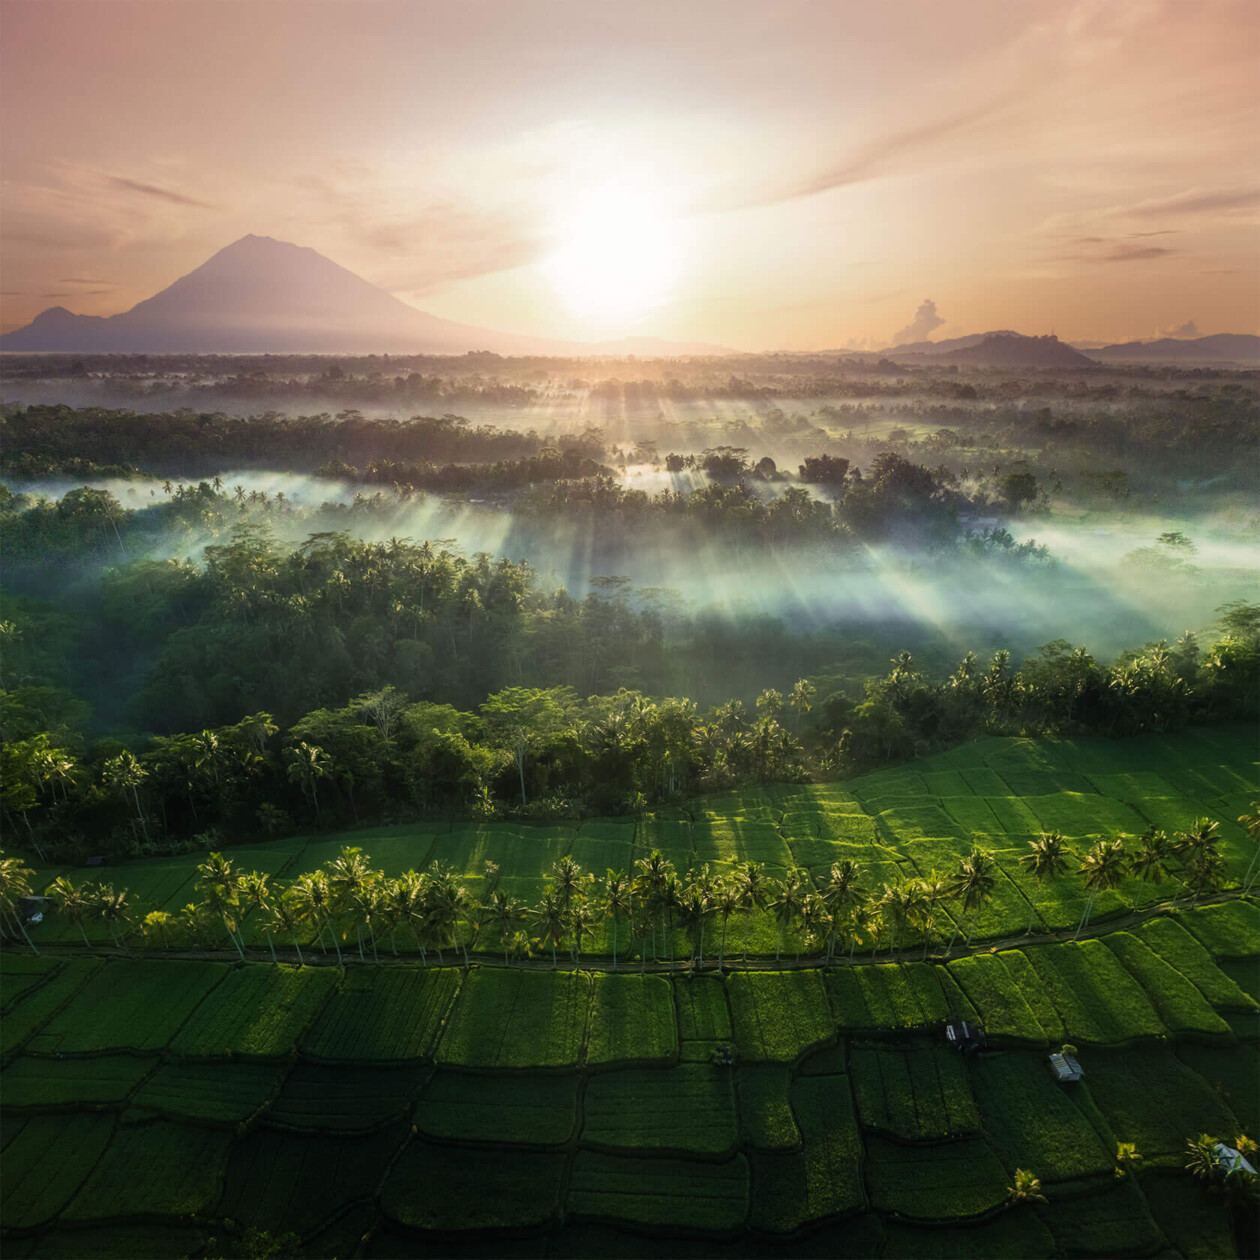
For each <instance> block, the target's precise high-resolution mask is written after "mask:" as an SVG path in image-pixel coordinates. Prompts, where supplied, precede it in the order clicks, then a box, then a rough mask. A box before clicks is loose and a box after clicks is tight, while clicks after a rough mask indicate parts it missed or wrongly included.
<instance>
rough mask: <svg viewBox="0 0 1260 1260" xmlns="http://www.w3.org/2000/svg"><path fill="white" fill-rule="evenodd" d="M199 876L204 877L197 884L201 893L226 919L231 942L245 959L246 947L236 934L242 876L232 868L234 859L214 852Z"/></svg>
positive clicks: (213, 908) (202, 864) (207, 859)
mask: <svg viewBox="0 0 1260 1260" xmlns="http://www.w3.org/2000/svg"><path fill="white" fill-rule="evenodd" d="M197 874H198V875H200V876H201V878H200V879H199V880H198V881H197V891H198V892H200V893H201V894H202V896H203V897H204V898H205V901H206V904H207V905H208V906H209V907H210V909H211V910H213V911H214V913H215V914H217V915H218V916H219V918H221V919H222V920H223V926H224V927H225V928H226V929H227V934H228V939H229V940H230V941H231V942H232V944H233V945H234V946H235V947H236V952H237V953H238V954H239V955H240V956H241V958H242V959H244V957H245V947H244V945H243V943H242V942H241V941H240V940H238V939H237V935H236V922H237V915H236V911H237V907H238V905H239V893H240V886H241V877H240V876H239V875H238V874H237V873H236V872H235V871H234V870H233V869H232V860H231V858H225V857H224V856H223V854H222V853H211V854H210V856H209V857H207V858H206V860H205V861H204V862H202V863H201V864H200V865H199V866H198V867H197Z"/></svg>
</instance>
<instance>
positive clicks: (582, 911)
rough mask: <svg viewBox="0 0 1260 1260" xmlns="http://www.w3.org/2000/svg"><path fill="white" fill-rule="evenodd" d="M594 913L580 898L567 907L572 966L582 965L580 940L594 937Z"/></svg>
mask: <svg viewBox="0 0 1260 1260" xmlns="http://www.w3.org/2000/svg"><path fill="white" fill-rule="evenodd" d="M596 921H597V920H596V916H595V912H594V911H593V910H592V909H591V907H590V906H588V905H587V904H586V902H585V901H584V900H582V899H581V898H578V899H575V900H574V901H573V902H572V903H571V904H570V906H569V947H570V949H571V950H572V951H573V966H574V968H575V969H576V968H577V967H579V966H580V965H581V963H582V938H583V937H584V936H594V935H595V923H596Z"/></svg>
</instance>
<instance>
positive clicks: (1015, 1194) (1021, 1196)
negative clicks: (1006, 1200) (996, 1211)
mask: <svg viewBox="0 0 1260 1260" xmlns="http://www.w3.org/2000/svg"><path fill="white" fill-rule="evenodd" d="M1006 1193H1007V1194H1008V1195H1009V1196H1010V1203H1011V1206H1012V1207H1013V1206H1014V1205H1015V1204H1017V1203H1045V1202H1046V1201H1047V1200H1046V1196H1045V1195H1044V1194H1042V1193H1041V1180H1040V1178H1038V1177H1035V1176H1034V1175H1033V1174H1032V1173H1031V1172H1029V1171H1028V1169H1027V1168H1017V1169H1016V1170H1015V1184H1014V1185H1013V1186H1008V1187H1007V1190H1006Z"/></svg>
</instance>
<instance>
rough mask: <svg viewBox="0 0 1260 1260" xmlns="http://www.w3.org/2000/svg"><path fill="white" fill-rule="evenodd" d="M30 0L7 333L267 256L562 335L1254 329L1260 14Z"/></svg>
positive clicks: (7, 223) (15, 5)
mask: <svg viewBox="0 0 1260 1260" xmlns="http://www.w3.org/2000/svg"><path fill="white" fill-rule="evenodd" d="M245 11H246V7H245V6H243V5H232V4H207V3H201V2H200V0H188V2H187V3H182V4H179V5H160V4H147V3H142V2H139V0H108V2H107V3H79V2H78V0H41V2H40V3H29V2H28V0H0V17H2V19H3V32H2V33H3V39H2V41H0V69H2V70H3V79H2V82H3V86H2V87H0V108H2V109H3V111H4V115H5V117H6V119H7V120H8V122H9V125H8V126H7V127H6V128H5V129H4V133H3V136H0V159H2V161H3V169H4V184H3V194H2V207H3V226H2V227H0V262H2V264H3V270H4V288H3V292H0V302H2V306H0V331H8V330H10V329H12V328H15V327H19V326H22V325H24V324H26V323H28V322H29V321H30V320H31V319H32V318H33V317H34V316H35V315H37V314H39V313H40V312H41V311H43V310H45V309H47V308H48V307H51V306H64V307H66V308H67V309H69V310H71V311H74V312H76V313H82V314H91V315H110V314H115V313H118V312H121V311H125V310H128V309H129V308H130V307H132V306H133V305H135V303H136V302H138V301H140V300H142V299H144V298H147V297H149V296H151V295H152V294H154V293H156V292H158V291H159V290H160V289H162V288H164V287H165V286H166V285H169V284H170V283H172V282H173V281H174V280H176V279H177V278H178V277H180V276H182V275H185V274H187V273H188V272H190V271H192V270H193V269H194V268H196V267H197V266H199V265H200V264H201V263H203V262H204V261H205V260H206V259H207V258H208V257H210V255H211V254H213V253H214V252H215V251H216V250H218V249H220V248H222V247H223V246H225V245H227V244H229V243H231V242H232V241H234V240H236V239H238V238H239V237H241V236H244V235H247V234H250V233H254V234H258V235H263V236H272V237H275V238H277V239H280V240H286V241H292V242H294V243H296V244H299V245H304V246H309V247H310V248H313V249H315V250H317V251H318V252H320V253H322V254H324V255H325V256H326V257H329V258H331V259H332V260H333V261H335V262H337V263H339V264H340V265H342V266H344V267H346V268H348V269H349V270H351V271H353V272H355V273H356V274H358V275H361V276H363V277H364V278H365V279H367V280H369V281H370V282H372V283H373V284H377V285H380V286H381V287H383V288H385V289H387V290H389V291H390V292H392V293H394V294H395V295H396V296H397V297H398V298H400V299H401V300H402V301H404V302H406V303H407V304H408V305H410V306H413V307H415V308H416V309H418V310H422V311H426V312H429V313H431V314H433V315H436V316H439V317H441V318H444V319H449V320H455V321H458V322H462V323H466V324H473V325H478V326H482V327H485V328H488V329H495V330H501V331H503V332H509V333H518V334H527V335H530V336H536V337H545V338H552V339H557V340H566V341H590V342H597V341H607V340H617V339H621V338H625V337H631V336H648V337H659V338H664V339H667V340H670V341H680V342H707V343H712V344H718V345H723V346H729V347H731V348H733V349H736V350H744V351H761V350H767V351H768V350H814V349H833V348H850V349H874V348H879V347H882V346H888V345H892V344H894V343H896V342H899V341H907V340H916V339H921V338H926V337H933V338H937V339H939V338H946V337H955V336H962V335H966V334H970V333H977V332H984V331H986V330H989V329H996V328H1014V329H1017V330H1019V331H1021V332H1024V333H1029V334H1041V333H1050V332H1052V331H1053V332H1055V333H1057V335H1058V336H1059V337H1060V338H1061V339H1063V340H1065V341H1066V340H1079V341H1091V340H1092V341H1100V342H1118V341H1127V340H1134V339H1144V340H1149V339H1152V338H1155V337H1159V336H1168V335H1171V336H1182V337H1189V336H1195V335H1209V334H1213V333H1220V332H1235V333H1237V332H1252V331H1256V330H1257V328H1260V321H1258V320H1257V304H1256V293H1257V259H1256V252H1255V248H1254V244H1255V221H1256V208H1257V205H1258V204H1260V201H1258V197H1257V183H1256V177H1255V162H1254V154H1255V147H1254V141H1255V137H1256V135H1257V128H1258V126H1260V112H1258V110H1257V95H1256V91H1255V84H1254V75H1253V73H1252V71H1253V69H1254V64H1255V55H1256V51H1257V38H1256V36H1257V29H1258V24H1257V21H1256V14H1255V11H1254V9H1253V7H1252V6H1249V5H1248V6H1244V5H1242V4H1237V3H1232V2H1230V0H1220V2H1217V3H1209V4H1205V5H1198V6H1194V7H1189V6H1184V5H1176V4H1166V3H1165V4H1161V3H1142V2H1137V0H1134V2H1132V3H1117V4H1113V5H1108V6H1105V7H1103V8H1097V7H1093V6H1084V5H1079V6H1064V7H1058V6H1045V5H1035V4H1017V5H998V4H995V3H989V2H987V0H973V2H972V3H969V4H966V5H964V6H952V7H951V8H950V9H949V10H948V11H945V10H942V9H940V8H939V7H935V6H927V5H923V4H919V3H917V2H916V3H911V2H905V3H897V4H890V5H884V6H879V7H877V8H873V9H869V10H862V11H857V10H852V9H850V8H847V7H844V6H838V5H837V6H818V5H808V4H788V5H778V6H774V7H773V8H769V7H766V6H764V5H758V4H750V3H735V4H723V5H721V6H717V5H714V4H710V3H697V4H693V5H689V6H686V7H685V8H684V9H683V10H681V11H679V10H676V9H670V10H668V11H667V10H665V9H664V8H663V7H662V6H660V5H656V4H643V5H636V6H634V7H633V8H632V9H631V8H628V7H624V6H616V7H612V6H600V7H597V8H591V7H589V6H578V5H571V4H567V3H560V4H551V5H547V6H545V7H532V6H518V5H504V4H497V3H496V4H485V5H479V6H476V8H475V10H459V9H455V8H452V7H451V6H449V5H434V4H426V3H416V4H396V3H391V2H388V0H382V2H381V3H375V4H371V5H360V4H349V3H346V4H336V3H333V4H321V5H317V6H315V5H304V4H293V3H287V2H284V0H282V2H280V3H274V4H269V5H264V6H256V5H255V6H249V7H248V14H249V17H248V24H246V23H245V22H244V21H243V20H242V19H243V15H244V13H245Z"/></svg>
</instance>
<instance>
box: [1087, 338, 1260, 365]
mask: <svg viewBox="0 0 1260 1260" xmlns="http://www.w3.org/2000/svg"><path fill="white" fill-rule="evenodd" d="M1089 357H1090V358H1091V359H1097V360H1099V362H1102V363H1246V364H1253V365H1254V364H1260V337H1256V336H1253V335H1252V334H1251V333H1217V334H1215V336H1212V337H1195V338H1192V339H1186V340H1183V339H1181V338H1175V337H1162V338H1160V340H1158V341H1127V342H1122V343H1120V344H1118V345H1113V346H1100V347H1099V348H1098V349H1095V350H1091V351H1090V352H1089Z"/></svg>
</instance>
